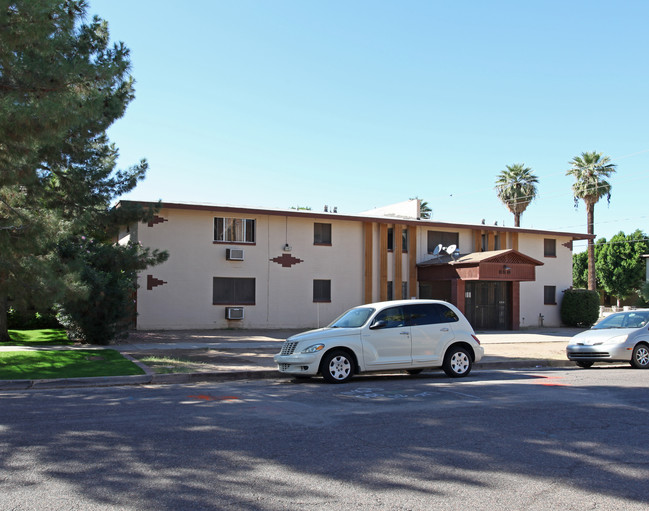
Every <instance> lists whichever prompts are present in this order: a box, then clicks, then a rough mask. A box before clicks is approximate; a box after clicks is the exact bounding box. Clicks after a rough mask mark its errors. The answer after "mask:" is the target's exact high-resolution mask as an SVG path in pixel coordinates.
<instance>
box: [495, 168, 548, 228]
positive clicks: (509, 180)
mask: <svg viewBox="0 0 649 511" xmlns="http://www.w3.org/2000/svg"><path fill="white" fill-rule="evenodd" d="M505 167H506V168H505V170H503V171H501V172H500V174H498V178H497V179H496V192H497V193H498V198H499V199H500V200H501V201H502V202H503V204H505V206H507V209H508V210H509V211H510V212H511V213H513V215H514V226H515V227H520V226H521V215H522V214H523V211H525V210H526V209H527V206H529V204H530V202H532V201H533V200H534V198H535V197H536V193H537V190H536V184H537V183H538V182H539V178H538V177H536V176H535V175H534V174H532V169H530V168H529V167H526V166H525V164H524V163H515V164H514V165H506V166H505Z"/></svg>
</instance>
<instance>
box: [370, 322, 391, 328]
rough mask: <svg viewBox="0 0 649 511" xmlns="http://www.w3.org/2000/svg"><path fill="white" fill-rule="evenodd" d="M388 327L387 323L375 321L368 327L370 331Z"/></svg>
mask: <svg viewBox="0 0 649 511" xmlns="http://www.w3.org/2000/svg"><path fill="white" fill-rule="evenodd" d="M386 326H388V322H387V321H384V320H379V321H375V322H374V323H372V324H371V325H370V330H380V329H381V328H385V327H386Z"/></svg>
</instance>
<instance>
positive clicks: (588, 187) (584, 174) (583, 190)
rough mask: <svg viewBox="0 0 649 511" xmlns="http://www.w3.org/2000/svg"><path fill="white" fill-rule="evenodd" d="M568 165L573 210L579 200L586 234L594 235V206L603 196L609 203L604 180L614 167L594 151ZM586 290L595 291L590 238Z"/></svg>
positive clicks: (593, 262)
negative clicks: (582, 203)
mask: <svg viewBox="0 0 649 511" xmlns="http://www.w3.org/2000/svg"><path fill="white" fill-rule="evenodd" d="M569 163H570V165H572V167H571V168H570V169H569V170H568V171H567V172H566V175H567V176H574V177H575V182H574V184H573V185H572V194H573V196H574V198H575V208H576V207H577V206H578V205H579V199H581V200H583V201H584V204H586V219H587V223H588V234H591V235H594V234H595V228H594V226H595V204H596V203H597V202H598V201H599V199H601V198H602V197H604V196H606V198H607V200H608V202H610V201H611V184H610V183H609V182H608V181H606V178H608V177H610V176H611V174H613V173H614V172H615V167H616V166H615V164H613V163H611V159H610V158H609V157H608V156H602V153H598V152H595V151H593V152H591V153H581V156H575V157H574V158H573V159H572V160H571V161H570V162H569ZM588 289H591V290H595V289H596V284H595V246H594V245H593V239H592V238H590V239H589V240H588Z"/></svg>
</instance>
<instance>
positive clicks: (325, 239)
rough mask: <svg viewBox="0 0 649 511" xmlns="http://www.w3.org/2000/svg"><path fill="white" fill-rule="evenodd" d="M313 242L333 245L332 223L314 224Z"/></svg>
mask: <svg viewBox="0 0 649 511" xmlns="http://www.w3.org/2000/svg"><path fill="white" fill-rule="evenodd" d="M313 244H314V245H331V224H318V223H315V224H313Z"/></svg>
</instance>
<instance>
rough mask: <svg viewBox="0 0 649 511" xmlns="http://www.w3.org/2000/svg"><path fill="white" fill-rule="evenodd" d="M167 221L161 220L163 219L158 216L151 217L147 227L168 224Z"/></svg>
mask: <svg viewBox="0 0 649 511" xmlns="http://www.w3.org/2000/svg"><path fill="white" fill-rule="evenodd" d="M168 221H169V220H167V219H166V218H163V217H161V216H158V215H153V218H152V219H151V220H150V221H149V223H148V224H147V226H148V227H153V226H154V225H155V224H161V223H163V222H168Z"/></svg>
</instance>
